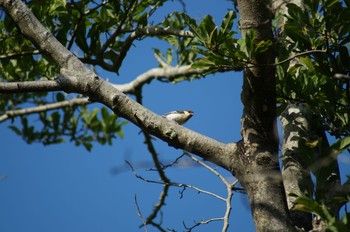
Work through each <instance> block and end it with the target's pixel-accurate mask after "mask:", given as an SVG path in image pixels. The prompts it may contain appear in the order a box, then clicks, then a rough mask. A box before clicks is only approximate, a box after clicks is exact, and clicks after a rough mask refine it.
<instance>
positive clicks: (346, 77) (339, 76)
mask: <svg viewBox="0 0 350 232" xmlns="http://www.w3.org/2000/svg"><path fill="white" fill-rule="evenodd" d="M333 78H334V79H338V80H350V76H349V75H344V74H342V73H336V74H334V76H333Z"/></svg>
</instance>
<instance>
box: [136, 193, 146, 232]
mask: <svg viewBox="0 0 350 232" xmlns="http://www.w3.org/2000/svg"><path fill="white" fill-rule="evenodd" d="M134 201H135V205H136V209H137V215H138V216H139V217H140V218H141V220H142V224H143V228H145V231H146V232H147V231H148V230H147V223H146V221H145V219H144V218H143V216H142V213H141V210H140V207H139V204H138V202H137V197H136V194H135V195H134Z"/></svg>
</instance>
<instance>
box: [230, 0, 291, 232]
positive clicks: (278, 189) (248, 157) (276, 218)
mask: <svg viewBox="0 0 350 232" xmlns="http://www.w3.org/2000/svg"><path fill="white" fill-rule="evenodd" d="M238 9H239V14H240V28H241V32H242V37H243V38H245V35H246V33H247V31H248V30H252V31H253V32H254V33H255V35H256V40H255V44H257V43H259V42H260V41H263V40H264V41H268V40H270V41H273V34H272V26H271V19H272V14H271V12H270V8H269V5H268V1H253V0H249V1H247V0H240V1H238ZM250 58H251V63H253V64H252V65H251V64H249V65H248V67H246V68H245V70H244V82H243V89H242V94H241V100H242V103H243V115H242V136H243V144H244V145H243V154H241V156H240V162H241V165H240V166H241V170H240V171H239V172H237V173H235V175H236V177H237V178H238V179H239V180H240V181H241V183H242V185H243V186H244V187H245V189H246V191H247V194H248V197H249V201H250V205H251V209H252V214H253V218H254V222H255V226H256V230H257V231H294V228H293V227H292V225H291V221H290V216H289V211H288V207H287V203H286V196H285V192H284V187H283V182H282V175H281V171H280V168H279V163H278V139H277V138H278V137H277V132H276V83H275V68H274V66H273V65H272V64H273V63H274V59H275V55H274V48H273V46H271V48H269V49H268V50H267V51H266V52H264V53H260V54H256V55H254V56H253V57H250Z"/></svg>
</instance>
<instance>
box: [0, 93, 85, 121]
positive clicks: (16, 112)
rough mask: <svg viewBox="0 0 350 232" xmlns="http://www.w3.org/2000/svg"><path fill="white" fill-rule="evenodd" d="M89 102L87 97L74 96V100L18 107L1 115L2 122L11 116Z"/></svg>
mask: <svg viewBox="0 0 350 232" xmlns="http://www.w3.org/2000/svg"><path fill="white" fill-rule="evenodd" d="M88 103H90V101H89V100H88V99H87V98H74V99H72V100H66V101H61V102H55V103H51V104H46V105H41V106H36V107H30V108H25V109H18V110H9V111H6V112H5V114H3V115H1V116H0V122H3V121H5V120H7V119H10V118H13V117H17V116H21V115H29V114H34V113H40V112H44V111H49V110H55V109H60V108H64V107H73V106H77V105H86V104H88Z"/></svg>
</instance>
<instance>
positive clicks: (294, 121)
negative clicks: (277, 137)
mask: <svg viewBox="0 0 350 232" xmlns="http://www.w3.org/2000/svg"><path fill="white" fill-rule="evenodd" d="M311 119H312V115H311V112H310V110H309V108H308V107H307V106H306V105H305V104H298V105H295V104H291V105H289V106H288V107H287V108H286V109H285V111H284V112H283V113H282V115H281V122H282V129H283V136H284V139H283V147H282V165H283V169H282V175H283V181H284V188H285V190H286V193H287V202H288V208H289V209H292V208H293V206H294V204H295V199H296V196H295V195H297V196H300V195H301V194H302V195H305V196H309V197H312V195H313V183H312V180H311V176H310V167H308V165H307V163H310V160H311V159H312V158H311V156H312V155H311V154H309V156H308V155H307V154H304V153H303V152H301V148H300V146H301V145H300V142H301V141H305V142H306V141H309V140H310V135H309V131H310V128H311V125H310V121H311ZM307 160H309V162H307ZM290 194H293V195H290ZM290 214H291V218H292V221H293V224H294V225H296V226H297V227H298V228H303V229H304V230H306V231H309V230H311V229H312V224H311V221H312V217H311V214H310V213H306V212H302V211H293V210H291V212H290Z"/></svg>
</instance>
